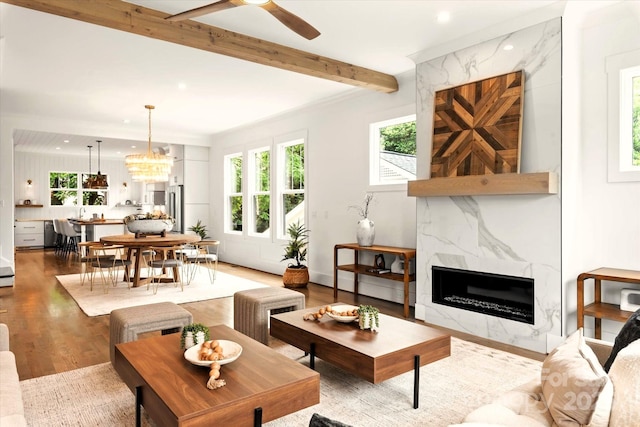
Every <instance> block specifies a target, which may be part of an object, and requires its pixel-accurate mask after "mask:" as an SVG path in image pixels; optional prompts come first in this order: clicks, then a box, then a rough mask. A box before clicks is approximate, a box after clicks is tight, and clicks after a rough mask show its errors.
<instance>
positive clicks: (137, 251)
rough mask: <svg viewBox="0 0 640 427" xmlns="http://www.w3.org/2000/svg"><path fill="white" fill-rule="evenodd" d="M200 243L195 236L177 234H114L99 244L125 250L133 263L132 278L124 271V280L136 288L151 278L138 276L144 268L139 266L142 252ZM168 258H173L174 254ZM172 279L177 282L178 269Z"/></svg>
mask: <svg viewBox="0 0 640 427" xmlns="http://www.w3.org/2000/svg"><path fill="white" fill-rule="evenodd" d="M199 241H200V236H198V235H197V234H177V233H167V234H166V235H164V236H161V235H146V236H140V237H136V235H135V234H132V233H131V234H116V235H113V236H103V237H101V238H100V242H101V243H102V244H104V245H120V246H123V247H124V248H125V249H126V253H127V255H126V259H127V260H129V261H132V263H133V266H134V268H133V277H131V272H130V271H129V269H125V273H124V279H125V280H126V281H131V286H133V287H134V288H135V287H138V286H142V285H145V284H147V283H148V282H149V281H150V280H151V278H148V277H142V276H141V275H140V270H141V268H143V267H145V266H144V265H140V260H141V259H142V252H144V251H145V250H148V249H150V248H152V247H155V248H158V247H160V248H170V247H173V246H180V245H184V244H191V243H196V242H199ZM169 256H175V254H173V255H171V254H169ZM173 274H174V279H175V280H178V279H179V277H180V272H179V271H178V268H174V269H173Z"/></svg>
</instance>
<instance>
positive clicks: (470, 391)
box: [20, 338, 541, 427]
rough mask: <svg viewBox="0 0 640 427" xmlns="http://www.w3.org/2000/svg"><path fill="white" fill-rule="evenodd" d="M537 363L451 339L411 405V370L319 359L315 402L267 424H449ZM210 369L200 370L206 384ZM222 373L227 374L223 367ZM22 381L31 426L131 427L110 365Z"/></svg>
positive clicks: (127, 397) (528, 375)
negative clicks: (316, 418)
mask: <svg viewBox="0 0 640 427" xmlns="http://www.w3.org/2000/svg"><path fill="white" fill-rule="evenodd" d="M271 346H272V348H274V349H276V350H277V351H279V352H281V353H283V354H286V355H287V356H289V357H291V358H295V359H299V360H300V361H301V363H304V364H307V365H308V360H309V359H308V357H303V356H302V352H301V351H300V350H298V349H296V348H294V347H291V346H289V345H287V344H283V343H281V342H279V341H275V342H272V345H271ZM240 357H242V356H240ZM183 362H184V361H183ZM184 363H187V362H184ZM540 367H541V362H537V361H534V360H531V359H527V358H524V357H520V356H515V355H512V354H510V353H506V352H503V351H499V350H493V349H491V348H488V347H484V346H480V345H477V344H473V343H470V342H466V341H462V340H459V339H455V338H452V340H451V357H448V358H446V359H443V360H440V361H438V362H435V363H432V364H429V365H426V366H423V367H422V368H421V369H420V407H419V408H418V409H413V406H412V404H413V372H409V373H406V374H403V375H400V376H398V377H395V378H392V379H390V380H387V381H385V382H382V383H380V384H376V385H374V384H371V383H368V382H366V381H364V380H361V379H359V378H357V377H355V376H353V375H350V374H347V373H345V372H344V371H342V370H340V369H338V368H335V367H334V366H332V365H330V364H328V363H325V362H323V361H322V360H319V359H316V369H317V371H318V372H320V403H319V404H318V405H314V406H312V407H310V408H307V409H303V410H301V411H298V412H296V413H294V414H291V415H287V416H286V417H282V418H280V419H278V420H275V421H272V422H269V423H266V424H265V426H269V427H284V426H286V427H292V426H300V427H302V426H308V425H309V420H310V419H311V416H312V415H313V413H314V412H317V413H319V414H321V415H324V416H325V417H329V418H332V419H335V420H338V421H341V422H343V423H346V424H348V425H352V426H357V427H378V426H380V427H393V426H398V427H400V426H402V427H405V426H406V427H408V426H429V427H441V426H447V425H449V424H453V423H458V422H460V421H461V420H462V418H464V416H465V415H466V414H467V413H469V412H470V411H471V410H473V409H474V408H476V407H478V406H480V405H483V404H485V403H488V402H491V401H492V400H493V399H494V398H496V397H497V396H499V395H500V394H501V393H504V392H505V391H507V390H510V389H512V388H513V387H516V386H518V385H520V384H523V383H525V382H527V381H529V380H531V379H533V378H537V377H539V376H540ZM207 375H208V374H207V370H206V369H203V371H202V381H203V384H204V383H205V382H206V379H207ZM222 375H223V376H222V377H223V378H224V369H223V370H222ZM20 385H21V388H22V396H23V399H24V403H25V414H26V418H27V422H28V423H29V425H30V426H53V425H55V426H132V425H134V421H135V408H134V406H135V399H134V396H133V393H132V392H131V391H130V390H129V389H128V388H127V386H126V385H125V384H124V383H123V382H122V381H121V380H120V378H119V376H118V374H117V373H116V372H115V370H114V369H113V368H112V367H111V364H110V363H104V364H101V365H95V366H91V367H88V368H83V369H77V370H74V371H69V372H65V373H62V374H56V375H49V376H45V377H40V378H34V379H31V380H26V381H22V382H21V383H20ZM203 387H204V386H203ZM203 391H204V392H210V393H215V390H212V391H206V390H203ZM143 414H144V416H143V423H142V424H143V426H154V425H155V424H154V423H153V421H151V420H149V419H148V417H147V416H146V413H145V412H144V410H143Z"/></svg>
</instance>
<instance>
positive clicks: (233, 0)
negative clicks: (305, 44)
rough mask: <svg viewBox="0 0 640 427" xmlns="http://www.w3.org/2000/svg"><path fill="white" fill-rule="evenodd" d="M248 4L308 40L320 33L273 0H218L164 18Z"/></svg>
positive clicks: (177, 17)
mask: <svg viewBox="0 0 640 427" xmlns="http://www.w3.org/2000/svg"><path fill="white" fill-rule="evenodd" d="M248 4H253V5H256V6H259V7H261V8H262V9H264V10H266V11H267V12H269V13H270V14H271V15H273V16H274V17H275V18H276V19H277V20H278V21H280V22H282V23H283V24H284V25H286V26H287V27H289V28H290V29H291V30H293V31H294V32H296V33H298V34H299V35H301V36H302V37H304V38H306V39H308V40H311V39H314V38H316V37H318V36H319V35H320V32H319V31H318V30H316V29H315V28H313V27H312V26H311V25H310V24H309V23H307V22H306V21H304V20H303V19H302V18H300V17H298V16H296V15H294V14H293V13H291V12H289V11H287V10H285V9H283V8H282V7H280V6H278V5H277V4H276V3H275V2H274V1H273V0H220V1H217V2H215V3H211V4H208V5H206V6H201V7H198V8H195V9H191V10H187V11H186V12H182V13H178V14H176V15H171V16H168V17H166V18H165V19H166V20H168V21H182V20H184V19H189V18H195V17H198V16H202V15H206V14H209V13H213V12H218V11H221V10H225V9H229V8H232V7H236V6H246V5H248Z"/></svg>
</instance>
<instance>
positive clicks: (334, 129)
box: [210, 73, 415, 302]
mask: <svg viewBox="0 0 640 427" xmlns="http://www.w3.org/2000/svg"><path fill="white" fill-rule="evenodd" d="M399 84H400V90H399V91H398V92H397V93H393V94H381V93H374V92H370V91H363V90H358V91H354V92H353V93H354V94H353V95H352V96H347V97H344V98H340V99H338V100H335V101H332V102H326V103H323V104H322V105H317V106H313V107H309V108H306V109H303V110H300V111H296V112H292V113H291V114H287V115H284V116H281V117H277V118H273V119H272V120H267V121H265V122H262V123H259V124H256V125H255V126H251V127H247V128H244V129H240V130H236V131H233V132H228V133H225V134H222V135H218V136H217V137H216V140H215V141H214V148H212V164H211V181H212V189H211V190H212V197H211V200H215V203H212V206H211V220H210V222H211V224H212V230H214V233H213V237H214V238H216V239H220V240H222V244H221V247H220V257H221V259H222V260H224V261H227V262H232V263H237V264H241V265H246V266H249V267H252V268H257V269H260V270H263V271H268V272H272V273H276V274H282V273H283V271H284V270H285V268H286V264H285V263H281V262H280V259H281V258H282V252H283V245H284V243H285V242H284V241H278V240H274V239H270V240H264V239H260V238H255V237H248V236H230V235H225V234H224V231H223V220H224V215H223V214H224V212H223V203H222V201H223V179H224V177H223V156H224V155H225V154H228V153H232V152H234V151H241V150H243V149H244V147H246V146H251V145H255V144H256V143H259V142H260V143H264V142H266V143H269V142H270V141H272V140H273V139H274V138H277V137H279V136H282V135H286V134H290V133H292V132H298V131H303V132H306V134H307V137H308V140H307V151H306V161H307V163H306V167H307V171H308V178H307V179H308V181H307V183H306V184H307V185H306V189H307V201H308V213H309V222H308V228H309V230H310V231H311V232H310V244H309V260H308V261H309V262H308V265H309V272H310V275H311V280H312V281H313V282H317V283H321V284H325V285H331V286H332V285H333V246H334V245H335V244H337V243H348V242H355V232H356V222H357V220H358V217H357V215H356V213H355V212H353V211H349V210H348V206H349V205H354V204H359V203H360V202H361V201H362V199H363V197H364V194H365V192H367V191H373V192H374V193H375V200H374V202H373V204H372V206H371V209H370V218H371V219H372V220H373V221H374V222H375V228H376V239H375V243H377V244H386V245H392V246H406V247H415V200H414V199H413V198H410V197H407V194H406V187H404V188H403V189H402V190H397V191H385V192H378V191H376V190H374V189H370V188H369V185H368V176H369V160H368V159H369V151H368V143H369V142H368V141H369V124H370V123H372V122H375V121H379V120H383V119H387V118H392V117H396V116H402V115H407V114H413V113H414V112H415V83H414V78H413V73H408V74H407V75H403V76H401V77H400V78H399ZM341 277H344V278H342V279H341V282H340V287H341V288H343V287H344V288H345V289H352V285H353V280H352V275H349V274H347V273H345V275H344V276H341ZM363 280H364V279H363ZM400 288H401V287H398V286H393V284H389V283H387V282H386V281H382V280H378V279H375V278H371V279H369V280H364V283H363V284H361V287H360V289H361V292H362V293H365V294H367V293H368V294H376V295H380V296H383V297H386V298H389V299H394V300H396V301H398V302H400V301H402V291H401V289H400Z"/></svg>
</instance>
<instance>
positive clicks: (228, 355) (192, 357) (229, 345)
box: [184, 340, 242, 366]
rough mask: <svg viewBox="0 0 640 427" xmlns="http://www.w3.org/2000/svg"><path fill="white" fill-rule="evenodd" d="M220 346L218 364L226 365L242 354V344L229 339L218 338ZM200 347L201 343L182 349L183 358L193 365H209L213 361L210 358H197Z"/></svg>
mask: <svg viewBox="0 0 640 427" xmlns="http://www.w3.org/2000/svg"><path fill="white" fill-rule="evenodd" d="M218 343H219V344H220V347H222V350H223V351H222V359H220V360H217V361H216V362H218V363H219V364H220V365H226V364H227V363H231V362H233V361H234V360H236V359H237V358H238V357H240V355H241V354H242V346H241V345H240V344H238V343H236V342H233V341H229V340H218ZM200 348H202V344H196V345H194V346H193V347H190V348H188V349H186V350H185V351H184V358H185V359H187V360H188V361H189V362H191V363H193V364H194V365H198V366H210V365H211V364H212V363H213V361H212V360H200V359H199V358H198V353H199V352H200Z"/></svg>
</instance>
